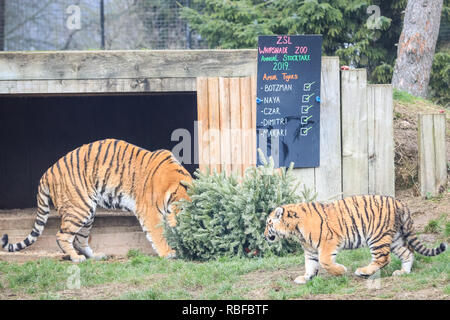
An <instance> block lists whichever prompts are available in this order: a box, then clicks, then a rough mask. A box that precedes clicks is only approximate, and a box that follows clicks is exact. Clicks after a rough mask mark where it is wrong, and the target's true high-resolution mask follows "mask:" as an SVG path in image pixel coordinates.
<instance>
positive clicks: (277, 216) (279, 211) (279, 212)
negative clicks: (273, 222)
mask: <svg viewBox="0 0 450 320" xmlns="http://www.w3.org/2000/svg"><path fill="white" fill-rule="evenodd" d="M283 211H284V209H283V208H282V207H278V208H276V209H275V219H281V216H282V215H283Z"/></svg>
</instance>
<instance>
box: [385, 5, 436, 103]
mask: <svg viewBox="0 0 450 320" xmlns="http://www.w3.org/2000/svg"><path fill="white" fill-rule="evenodd" d="M442 5H443V0H433V1H430V0H409V1H408V5H407V7H406V13H405V22H404V25H403V31H402V33H401V36H400V40H399V43H398V53H397V61H396V64H395V69H394V75H393V78H392V85H393V86H394V87H395V88H397V89H400V90H403V91H406V92H408V93H410V94H412V95H415V96H419V97H423V98H426V97H427V93H428V83H429V81H430V72H431V66H432V64H433V57H434V51H435V48H436V41H437V38H438V34H439V26H440V21H441V11H442Z"/></svg>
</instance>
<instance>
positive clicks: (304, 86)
mask: <svg viewBox="0 0 450 320" xmlns="http://www.w3.org/2000/svg"><path fill="white" fill-rule="evenodd" d="M314 83H315V81H314V82H311V83H305V84H304V85H303V91H311V87H312V85H313V84H314Z"/></svg>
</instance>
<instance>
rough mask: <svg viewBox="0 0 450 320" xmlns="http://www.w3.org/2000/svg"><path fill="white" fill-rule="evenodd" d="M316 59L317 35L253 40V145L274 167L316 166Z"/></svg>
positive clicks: (318, 57) (319, 40)
mask: <svg viewBox="0 0 450 320" xmlns="http://www.w3.org/2000/svg"><path fill="white" fill-rule="evenodd" d="M321 59H322V36H320V35H301V36H299V35H295V36H260V37H259V38H258V78H257V100H256V102H257V107H256V108H257V109H256V111H257V116H256V128H257V129H256V130H257V145H258V148H261V150H262V151H263V153H264V154H265V156H266V157H267V156H272V157H273V158H274V161H275V164H276V166H277V167H278V166H279V167H283V166H285V167H287V166H289V164H290V163H291V162H294V167H295V168H306V167H318V166H319V159H320V148H319V146H320V140H319V137H320V71H321ZM260 163H261V162H260V159H258V164H260Z"/></svg>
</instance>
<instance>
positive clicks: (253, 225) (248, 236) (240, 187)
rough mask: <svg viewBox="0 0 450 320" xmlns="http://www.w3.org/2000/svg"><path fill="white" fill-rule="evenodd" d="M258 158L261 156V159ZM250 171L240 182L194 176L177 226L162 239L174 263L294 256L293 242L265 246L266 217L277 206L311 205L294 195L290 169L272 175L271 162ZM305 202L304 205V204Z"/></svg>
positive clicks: (305, 194) (308, 196) (208, 175)
mask: <svg viewBox="0 0 450 320" xmlns="http://www.w3.org/2000/svg"><path fill="white" fill-rule="evenodd" d="M260 156H261V154H260ZM263 163H264V165H262V166H258V167H250V168H248V169H247V170H246V171H245V174H244V177H243V179H242V181H241V182H240V183H239V182H238V177H237V176H236V175H233V174H232V175H230V176H226V175H225V174H224V173H220V174H219V173H216V172H213V173H201V172H199V171H197V172H196V173H195V175H196V177H197V179H194V180H193V182H192V185H191V187H190V188H189V189H188V194H189V196H190V197H191V200H192V201H180V212H179V214H178V215H177V221H178V223H177V226H176V227H174V228H170V227H169V226H168V225H167V223H166V225H165V236H166V238H167V241H168V243H169V245H170V246H171V247H172V248H174V249H175V250H176V251H177V255H178V257H181V258H187V259H199V260H209V259H216V258H218V257H220V256H240V257H243V256H246V257H255V256H262V255H266V254H269V253H275V254H284V253H287V252H292V251H295V250H298V249H299V248H300V245H299V244H298V243H297V242H288V241H287V240H284V241H281V242H279V243H277V244H274V245H269V244H268V243H267V241H266V240H265V238H264V234H263V233H264V229H265V225H266V219H267V216H268V214H269V213H270V212H271V211H272V210H273V209H275V208H276V207H277V206H279V205H283V204H287V203H296V202H301V201H304V200H306V201H310V200H312V196H311V193H310V192H309V191H307V190H306V191H304V192H303V196H299V195H297V194H296V191H297V187H298V184H296V182H295V177H294V176H293V174H292V165H291V167H289V168H288V169H286V168H280V169H275V168H274V163H273V160H272V159H270V161H266V160H265V159H263ZM305 197H306V199H305Z"/></svg>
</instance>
